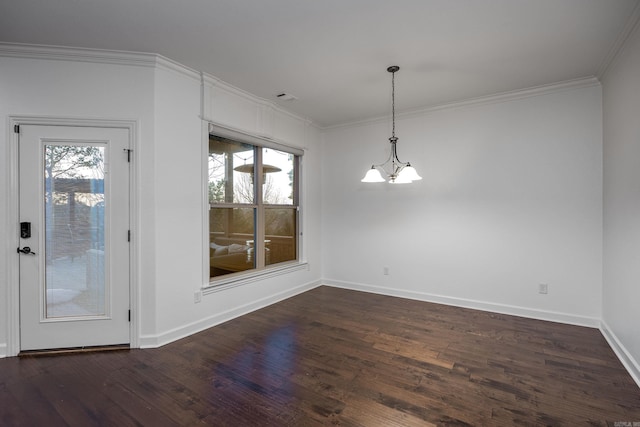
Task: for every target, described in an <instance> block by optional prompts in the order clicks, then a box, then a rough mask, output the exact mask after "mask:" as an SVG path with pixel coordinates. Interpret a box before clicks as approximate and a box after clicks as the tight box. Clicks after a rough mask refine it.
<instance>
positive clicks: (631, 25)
mask: <svg viewBox="0 0 640 427" xmlns="http://www.w3.org/2000/svg"><path fill="white" fill-rule="evenodd" d="M638 27H640V2H638V3H636V6H635V7H634V8H633V10H632V11H631V14H630V15H629V18H628V19H627V22H626V24H625V25H624V27H623V28H622V31H620V34H618V37H617V38H616V41H615V42H614V43H613V45H612V46H611V48H610V49H609V52H608V53H607V55H606V56H605V57H604V59H603V60H602V63H601V64H600V67H598V72H597V73H596V76H597V77H598V79H599V80H600V81H602V79H603V78H604V76H605V74H607V70H609V67H610V66H611V64H613V62H614V61H615V60H616V58H617V57H618V54H619V53H620V52H621V51H622V49H623V48H624V45H625V43H626V42H627V40H628V39H629V37H631V36H632V35H633V33H634V32H635V31H637V30H638Z"/></svg>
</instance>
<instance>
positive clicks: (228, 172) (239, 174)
mask: <svg viewBox="0 0 640 427" xmlns="http://www.w3.org/2000/svg"><path fill="white" fill-rule="evenodd" d="M253 151H254V147H253V146H252V145H249V144H243V143H241V142H237V141H231V140H229V139H226V138H221V137H218V136H213V135H211V136H210V137H209V203H210V204H214V203H246V204H253V201H254V191H253V187H254V174H253V170H254V155H253Z"/></svg>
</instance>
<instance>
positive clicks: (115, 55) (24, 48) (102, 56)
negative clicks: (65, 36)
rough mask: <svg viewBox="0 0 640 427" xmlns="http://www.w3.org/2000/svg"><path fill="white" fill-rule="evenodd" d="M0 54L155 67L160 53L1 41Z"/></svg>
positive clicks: (15, 56) (13, 56)
mask: <svg viewBox="0 0 640 427" xmlns="http://www.w3.org/2000/svg"><path fill="white" fill-rule="evenodd" d="M0 56H5V57H11V58H27V59H48V60H56V61H75V62H94V63H99V64H116V65H133V66H141V67H154V66H155V65H156V63H157V58H158V55H156V54H153V53H140V52H128V51H119V50H102V49H87V48H78V47H64V46H48V45H32V44H22V43H0Z"/></svg>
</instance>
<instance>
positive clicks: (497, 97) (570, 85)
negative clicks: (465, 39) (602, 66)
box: [321, 76, 600, 130]
mask: <svg viewBox="0 0 640 427" xmlns="http://www.w3.org/2000/svg"><path fill="white" fill-rule="evenodd" d="M594 86H600V81H599V80H598V79H597V78H596V77H594V76H589V77H584V78H581V79H574V80H567V81H564V82H558V83H551V84H547V85H541V86H534V87H530V88H526V89H519V90H514V91H508V92H500V93H496V94H493V95H487V96H481V97H477V98H470V99H466V100H463V101H456V102H450V103H446V104H440V105H434V106H432V107H426V108H418V109H414V110H407V111H403V112H400V113H396V118H398V117H400V118H407V117H412V116H419V115H425V114H431V113H435V112H439V111H446V110H454V109H461V108H470V107H477V106H481V105H488V104H498V103H502V102H509V101H515V100H518V99H523V98H530V97H534V96H541V95H547V94H551V93H556V92H562V91H565V90H573V89H581V88H585V87H594ZM389 117H391V116H390V115H385V116H380V117H375V118H371V119H364V120H358V121H355V122H349V123H342V124H338V125H333V126H325V127H322V128H321V130H332V129H339V128H348V127H352V126H361V125H366V124H371V123H377V122H381V121H387V120H389Z"/></svg>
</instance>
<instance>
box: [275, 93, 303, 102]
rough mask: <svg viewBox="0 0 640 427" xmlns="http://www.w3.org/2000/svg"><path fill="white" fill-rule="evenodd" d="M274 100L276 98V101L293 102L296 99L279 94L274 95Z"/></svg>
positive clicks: (285, 94)
mask: <svg viewBox="0 0 640 427" xmlns="http://www.w3.org/2000/svg"><path fill="white" fill-rule="evenodd" d="M276 98H278V100H280V101H295V100H296V99H298V98H296V97H295V96H293V95H291V94H290V93H279V94H278V95H276Z"/></svg>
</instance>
